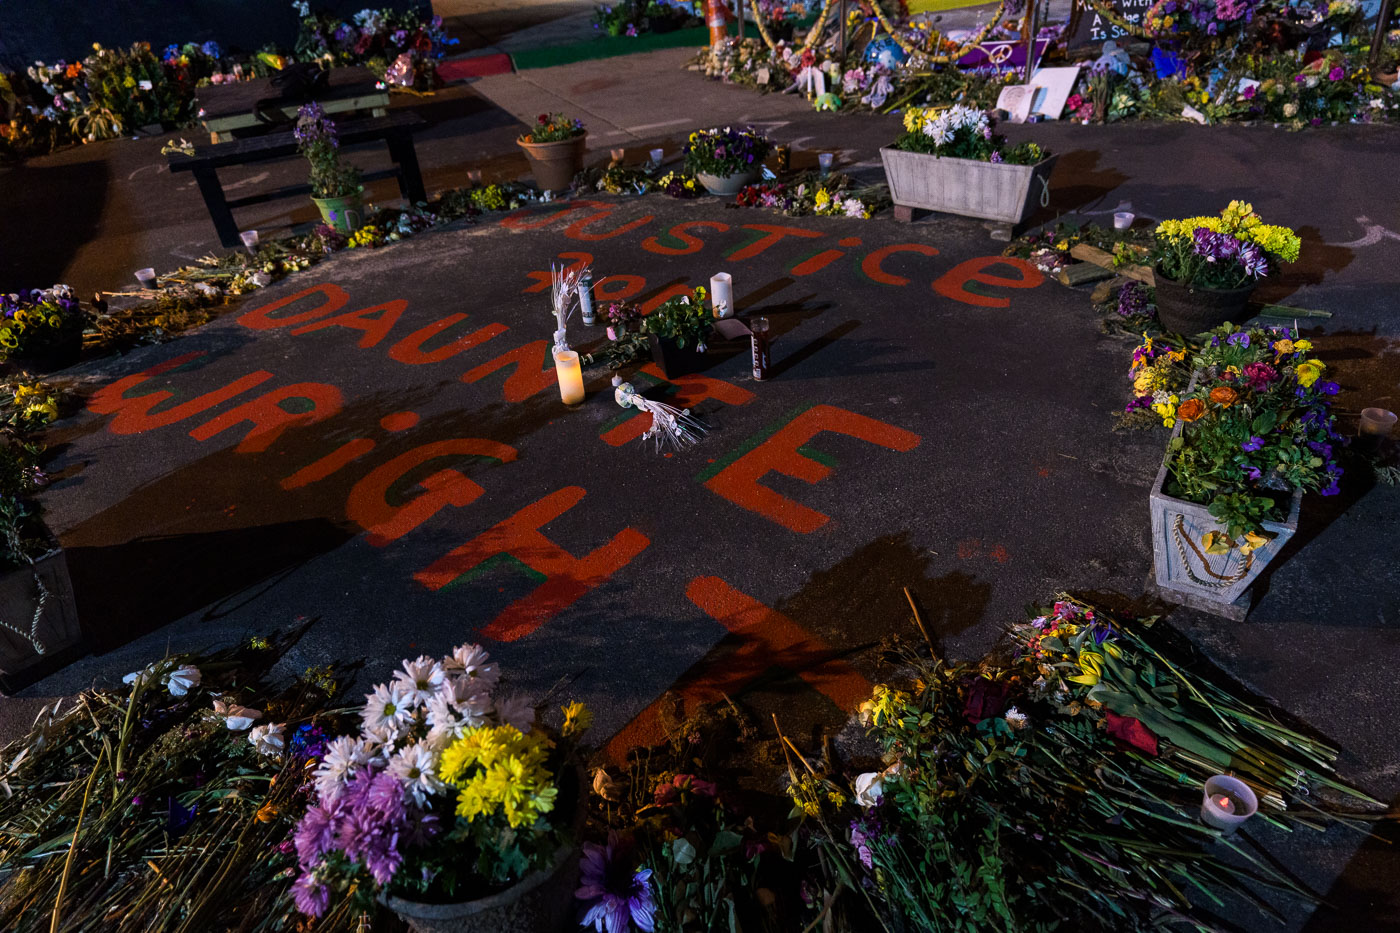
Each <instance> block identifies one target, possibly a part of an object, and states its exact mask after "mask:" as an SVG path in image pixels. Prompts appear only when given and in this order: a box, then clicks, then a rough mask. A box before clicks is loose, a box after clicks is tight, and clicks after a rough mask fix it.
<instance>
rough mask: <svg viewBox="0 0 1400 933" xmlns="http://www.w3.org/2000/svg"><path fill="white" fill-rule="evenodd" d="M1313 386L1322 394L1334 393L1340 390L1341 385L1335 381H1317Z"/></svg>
mask: <svg viewBox="0 0 1400 933" xmlns="http://www.w3.org/2000/svg"><path fill="white" fill-rule="evenodd" d="M1313 388H1314V389H1316V390H1317V391H1318V392H1321V393H1322V394H1323V395H1336V394H1337V392H1339V391H1340V390H1341V387H1340V386H1339V385H1337V384H1336V383H1335V382H1319V383H1316V384H1315V385H1314V386H1313Z"/></svg>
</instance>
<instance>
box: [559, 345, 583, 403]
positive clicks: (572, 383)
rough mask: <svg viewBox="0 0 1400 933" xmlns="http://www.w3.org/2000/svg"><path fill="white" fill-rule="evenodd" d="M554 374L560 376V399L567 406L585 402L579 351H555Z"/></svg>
mask: <svg viewBox="0 0 1400 933" xmlns="http://www.w3.org/2000/svg"><path fill="white" fill-rule="evenodd" d="M554 372H555V373H556V374H557V375H558V376H559V397H560V398H561V399H563V400H564V404H565V405H577V404H578V403H580V402H582V401H583V366H582V365H580V364H579V361H578V351H577V350H555V351H554Z"/></svg>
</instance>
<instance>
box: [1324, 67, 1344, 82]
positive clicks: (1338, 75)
mask: <svg viewBox="0 0 1400 933" xmlns="http://www.w3.org/2000/svg"><path fill="white" fill-rule="evenodd" d="M1346 76H1347V72H1346V69H1345V68H1343V67H1342V66H1341V65H1337V66H1336V67H1335V68H1333V69H1332V70H1331V71H1329V72H1327V80H1328V81H1340V80H1342V79H1343V78H1345V77H1346Z"/></svg>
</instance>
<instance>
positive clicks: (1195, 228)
mask: <svg viewBox="0 0 1400 933" xmlns="http://www.w3.org/2000/svg"><path fill="white" fill-rule="evenodd" d="M1300 245H1301V241H1300V240H1299V239H1298V236H1297V234H1295V233H1294V232H1293V231H1292V230H1290V229H1288V228H1287V227H1276V226H1272V225H1270V224H1266V223H1264V222H1263V221H1262V220H1260V218H1259V215H1258V214H1256V213H1254V209H1253V207H1251V206H1250V205H1249V204H1246V203H1244V202H1243V201H1231V202H1230V204H1229V206H1228V207H1226V208H1225V210H1223V211H1221V212H1220V216H1219V217H1188V218H1186V219H1185V220H1164V221H1163V222H1162V223H1161V224H1159V225H1158V226H1157V232H1156V241H1155V243H1154V245H1153V248H1152V250H1151V253H1150V257H1149V258H1150V260H1151V262H1152V266H1153V271H1154V274H1155V276H1156V286H1157V287H1156V292H1157V316H1158V318H1160V320H1161V322H1162V326H1163V327H1164V328H1166V329H1167V330H1168V331H1172V332H1175V333H1179V334H1198V333H1203V332H1204V331H1207V330H1210V329H1211V328H1214V327H1219V326H1220V325H1221V324H1224V323H1226V322H1227V321H1233V322H1239V321H1241V320H1243V319H1244V316H1245V307H1246V305H1247V304H1248V303H1249V297H1250V295H1251V294H1253V292H1254V286H1255V283H1256V282H1257V281H1258V280H1259V279H1260V278H1262V277H1264V276H1265V275H1268V274H1269V272H1270V271H1272V270H1273V269H1275V268H1276V267H1277V265H1278V263H1280V262H1295V261H1297V259H1298V250H1299V248H1300Z"/></svg>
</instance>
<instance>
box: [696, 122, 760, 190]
mask: <svg viewBox="0 0 1400 933" xmlns="http://www.w3.org/2000/svg"><path fill="white" fill-rule="evenodd" d="M771 148H772V143H770V142H769V140H768V137H766V136H764V135H763V134H762V133H760V132H758V131H757V130H755V129H753V128H751V127H750V128H745V129H741V130H736V129H735V128H734V127H732V126H726V127H724V128H722V129H721V128H718V127H716V128H714V129H708V130H696V131H695V132H694V133H691V134H690V138H689V139H687V140H686V143H685V146H684V147H683V148H682V153H683V154H684V156H685V167H686V169H687V170H689V171H691V172H694V173H696V174H697V175H712V176H714V177H716V178H727V177H729V176H732V175H747V174H750V173H754V174H756V173H758V172H759V171H760V169H761V168H762V166H763V160H764V158H765V157H766V156H767V155H768V151H769V149H771ZM702 181H703V179H702Z"/></svg>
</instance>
